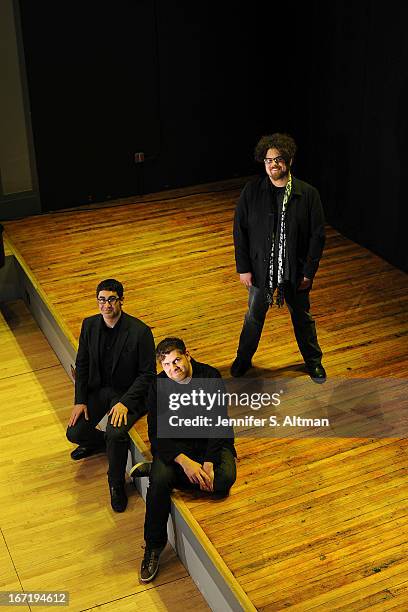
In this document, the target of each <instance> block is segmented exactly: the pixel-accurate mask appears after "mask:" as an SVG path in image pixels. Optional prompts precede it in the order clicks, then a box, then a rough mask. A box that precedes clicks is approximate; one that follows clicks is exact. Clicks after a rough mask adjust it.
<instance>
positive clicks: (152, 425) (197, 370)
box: [147, 359, 236, 464]
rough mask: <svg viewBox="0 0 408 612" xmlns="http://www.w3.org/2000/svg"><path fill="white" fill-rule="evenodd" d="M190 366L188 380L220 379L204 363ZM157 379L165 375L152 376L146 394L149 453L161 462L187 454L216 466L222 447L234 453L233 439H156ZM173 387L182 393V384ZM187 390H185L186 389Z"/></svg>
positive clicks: (214, 370)
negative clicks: (190, 373)
mask: <svg viewBox="0 0 408 612" xmlns="http://www.w3.org/2000/svg"><path fill="white" fill-rule="evenodd" d="M191 364H192V366H193V375H192V378H203V379H207V378H214V379H215V378H218V379H220V378H221V374H220V373H219V371H218V370H216V369H215V368H213V367H211V366H210V365H207V364H206V363H200V362H199V361H195V359H192V360H191ZM157 378H164V379H166V378H167V375H166V373H165V372H160V374H159V375H158V376H157V377H156V381H155V384H153V385H152V386H151V387H150V390H149V395H148V399H147V406H148V415H147V421H148V431H149V440H150V444H151V447H152V453H153V454H156V453H157V454H158V456H159V457H160V459H161V460H162V461H163V462H164V463H167V464H169V463H172V462H173V461H174V459H175V458H176V457H177V455H180V454H181V453H183V454H185V455H187V457H190V458H191V459H194V456H203V458H204V461H211V462H213V463H218V462H219V459H220V450H221V449H222V448H223V447H226V448H229V449H230V450H231V452H232V453H233V455H234V456H236V451H235V447H234V438H233V437H231V438H194V439H184V438H158V437H157V410H158V406H157ZM174 384H175V385H177V386H178V387H179V389H180V391H181V392H183V385H181V384H178V383H174ZM186 390H187V389H186Z"/></svg>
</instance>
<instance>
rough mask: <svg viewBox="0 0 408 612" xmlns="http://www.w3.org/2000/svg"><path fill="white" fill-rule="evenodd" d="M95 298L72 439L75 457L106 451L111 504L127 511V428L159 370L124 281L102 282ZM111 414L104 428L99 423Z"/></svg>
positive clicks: (80, 364) (81, 356)
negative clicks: (126, 308) (129, 306)
mask: <svg viewBox="0 0 408 612" xmlns="http://www.w3.org/2000/svg"><path fill="white" fill-rule="evenodd" d="M96 299H97V303H98V307H99V311H100V314H97V315H94V316H92V317H88V318H86V319H84V321H83V323H82V329H81V335H80V338H79V346H78V354H77V358H76V373H75V405H74V408H73V410H72V413H71V417H70V419H69V423H68V428H67V438H68V440H69V441H70V442H73V443H75V444H78V445H79V446H78V448H76V449H75V450H74V451H72V453H71V457H72V459H74V461H77V460H79V459H83V458H85V457H89V456H90V455H94V454H96V453H102V452H105V451H106V453H107V456H108V462H109V470H108V482H109V490H110V495H111V505H112V508H113V510H115V512H123V511H124V510H125V509H126V506H127V496H126V492H125V469H126V462H127V456H128V445H129V438H128V431H129V429H130V428H131V427H132V426H133V424H134V423H135V421H137V419H138V418H140V417H141V416H142V415H144V414H145V413H146V411H147V408H146V396H147V392H148V389H149V386H150V384H151V382H152V381H153V380H154V378H155V374H156V360H155V352H154V340H153V335H152V332H151V331H150V328H149V327H148V326H147V325H145V323H143V322H142V321H140V320H139V319H136V318H135V317H132V316H130V315H128V314H126V313H125V312H123V310H122V304H123V300H124V296H123V286H122V284H121V283H120V282H119V281H117V280H115V279H112V278H110V279H107V280H104V281H102V282H101V283H99V285H98V287H97V289H96ZM106 413H108V423H107V426H106V433H104V432H103V431H100V430H99V429H96V425H97V424H98V423H99V421H100V420H101V419H102V418H103V417H104V415H105V414H106Z"/></svg>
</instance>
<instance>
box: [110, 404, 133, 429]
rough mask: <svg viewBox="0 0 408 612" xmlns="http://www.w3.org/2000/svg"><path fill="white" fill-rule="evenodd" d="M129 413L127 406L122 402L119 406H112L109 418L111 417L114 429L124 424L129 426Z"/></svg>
mask: <svg viewBox="0 0 408 612" xmlns="http://www.w3.org/2000/svg"><path fill="white" fill-rule="evenodd" d="M128 412H129V411H128V409H127V408H126V406H125V404H122V402H118V403H117V404H115V405H114V406H112V408H111V409H110V411H109V412H108V416H111V424H112V425H113V426H114V427H120V426H121V425H122V422H123V423H124V424H125V425H127V413H128Z"/></svg>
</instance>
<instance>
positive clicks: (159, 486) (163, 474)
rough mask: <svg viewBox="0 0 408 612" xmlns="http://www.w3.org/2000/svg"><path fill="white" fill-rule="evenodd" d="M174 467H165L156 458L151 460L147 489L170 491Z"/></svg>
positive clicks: (165, 465) (164, 464)
mask: <svg viewBox="0 0 408 612" xmlns="http://www.w3.org/2000/svg"><path fill="white" fill-rule="evenodd" d="M174 472H175V466H172V465H167V464H166V463H164V462H163V461H161V459H159V458H158V457H157V456H156V457H154V459H153V465H152V469H151V472H150V479H149V488H151V489H152V490H164V489H168V490H171V489H172V488H173V484H174V477H175V475H174Z"/></svg>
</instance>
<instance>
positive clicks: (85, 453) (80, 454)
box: [71, 445, 106, 461]
mask: <svg viewBox="0 0 408 612" xmlns="http://www.w3.org/2000/svg"><path fill="white" fill-rule="evenodd" d="M105 452H106V446H105V445H103V446H98V448H88V447H87V446H78V447H77V448H76V449H75V450H73V451H72V453H71V459H73V460H74V461H79V459H85V457H90V456H91V455H98V454H99V453H105Z"/></svg>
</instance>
